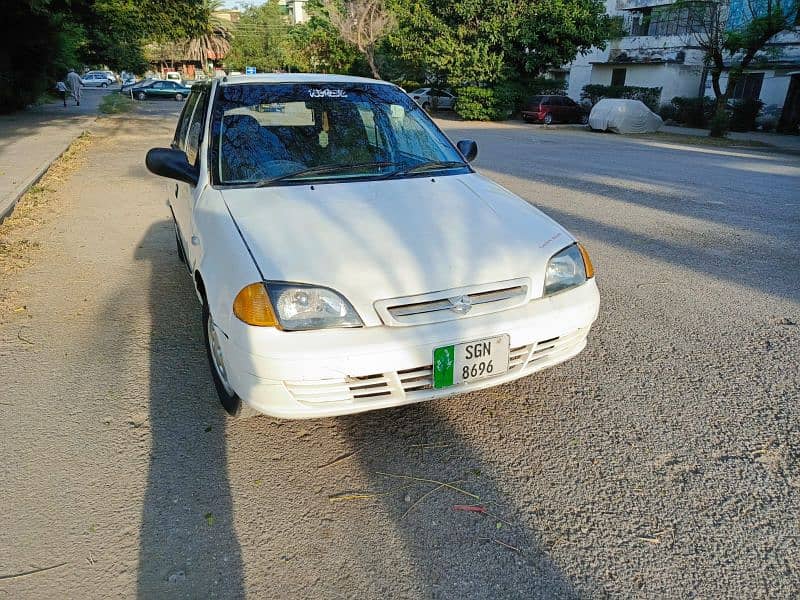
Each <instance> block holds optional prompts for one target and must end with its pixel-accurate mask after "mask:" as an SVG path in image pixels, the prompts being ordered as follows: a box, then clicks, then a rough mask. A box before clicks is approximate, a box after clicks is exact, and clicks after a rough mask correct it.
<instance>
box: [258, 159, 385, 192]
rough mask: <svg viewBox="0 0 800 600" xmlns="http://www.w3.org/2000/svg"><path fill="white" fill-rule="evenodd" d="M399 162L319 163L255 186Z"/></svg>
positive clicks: (259, 182)
mask: <svg viewBox="0 0 800 600" xmlns="http://www.w3.org/2000/svg"><path fill="white" fill-rule="evenodd" d="M398 164H399V163H394V162H369V163H356V164H353V165H344V164H342V165H317V166H316V167H308V168H307V169H300V170H299V171H295V172H293V173H286V174H285V175H278V176H277V177H270V178H269V179H262V180H261V181H257V182H256V183H255V184H254V185H255V187H264V186H268V185H270V184H272V183H276V182H278V181H284V180H287V179H294V178H295V177H303V176H305V175H322V174H324V173H335V172H337V171H338V172H347V171H353V170H356V169H366V168H368V167H375V168H381V167H396V166H397V165H398Z"/></svg>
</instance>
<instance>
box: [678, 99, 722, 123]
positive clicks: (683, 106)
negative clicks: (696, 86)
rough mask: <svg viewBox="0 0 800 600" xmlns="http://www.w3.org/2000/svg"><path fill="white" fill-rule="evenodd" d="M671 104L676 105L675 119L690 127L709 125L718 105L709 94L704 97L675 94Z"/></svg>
mask: <svg viewBox="0 0 800 600" xmlns="http://www.w3.org/2000/svg"><path fill="white" fill-rule="evenodd" d="M671 104H672V106H674V107H675V117H674V119H675V120H676V121H677V122H678V123H682V124H684V125H688V126H689V127H705V126H707V125H708V122H709V121H710V120H711V117H712V116H713V115H714V110H715V106H716V102H715V101H714V100H713V99H711V98H709V97H708V96H706V97H704V98H698V97H696V96H694V97H687V96H675V97H674V98H673V99H672V102H671Z"/></svg>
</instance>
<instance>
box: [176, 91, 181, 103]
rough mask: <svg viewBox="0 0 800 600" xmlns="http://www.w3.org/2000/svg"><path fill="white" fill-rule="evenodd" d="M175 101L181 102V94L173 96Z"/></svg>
mask: <svg viewBox="0 0 800 600" xmlns="http://www.w3.org/2000/svg"><path fill="white" fill-rule="evenodd" d="M175 100H177V101H178V102H180V101H181V100H183V94H180V93H178V94H175Z"/></svg>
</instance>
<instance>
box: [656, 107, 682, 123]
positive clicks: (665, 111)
mask: <svg viewBox="0 0 800 600" xmlns="http://www.w3.org/2000/svg"><path fill="white" fill-rule="evenodd" d="M658 114H659V115H661V118H662V119H663V120H664V121H675V120H676V119H675V116H676V115H677V114H678V109H677V108H675V106H674V105H673V104H662V105H661V106H659V107H658Z"/></svg>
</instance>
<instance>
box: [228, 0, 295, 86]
mask: <svg viewBox="0 0 800 600" xmlns="http://www.w3.org/2000/svg"><path fill="white" fill-rule="evenodd" d="M231 33H232V38H231V44H230V51H229V52H228V54H227V56H226V57H225V65H226V67H228V68H229V69H235V70H244V68H245V67H246V66H251V67H256V68H257V69H258V70H259V71H274V70H278V69H283V68H284V67H285V66H287V64H288V63H289V62H291V58H290V44H291V41H290V38H289V26H288V24H287V23H286V19H285V16H284V14H283V12H282V11H281V7H280V6H278V3H277V2H267V3H265V4H262V5H261V6H251V7H249V8H247V9H246V10H245V11H244V13H243V14H242V16H241V18H240V19H239V22H238V23H237V24H236V26H235V28H234V29H233V31H232V32H231Z"/></svg>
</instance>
